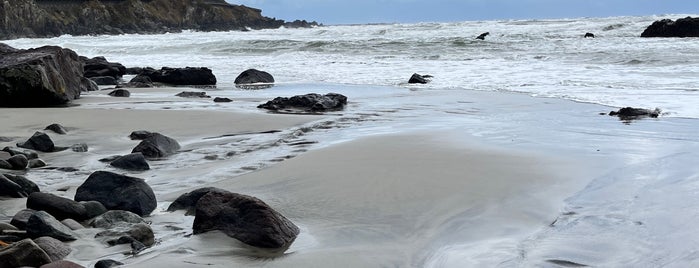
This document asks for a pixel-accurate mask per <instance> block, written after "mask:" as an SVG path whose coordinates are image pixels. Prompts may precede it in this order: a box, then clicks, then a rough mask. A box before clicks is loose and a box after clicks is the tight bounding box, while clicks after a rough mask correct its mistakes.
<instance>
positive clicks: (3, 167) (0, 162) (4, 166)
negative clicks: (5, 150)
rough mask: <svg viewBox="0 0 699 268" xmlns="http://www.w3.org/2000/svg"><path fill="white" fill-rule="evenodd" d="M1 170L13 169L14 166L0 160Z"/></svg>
mask: <svg viewBox="0 0 699 268" xmlns="http://www.w3.org/2000/svg"><path fill="white" fill-rule="evenodd" d="M0 169H12V164H10V163H9V162H7V161H5V160H2V159H0Z"/></svg>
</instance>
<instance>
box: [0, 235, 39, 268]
mask: <svg viewBox="0 0 699 268" xmlns="http://www.w3.org/2000/svg"><path fill="white" fill-rule="evenodd" d="M50 262H51V258H50V257H49V255H47V254H46V252H44V250H43V249H41V248H40V247H39V246H38V245H37V244H36V243H34V241H32V240H31V239H24V240H22V241H19V242H17V243H13V244H11V245H10V246H9V247H6V248H4V249H1V250H0V267H24V266H28V267H39V266H42V265H44V264H47V263H50Z"/></svg>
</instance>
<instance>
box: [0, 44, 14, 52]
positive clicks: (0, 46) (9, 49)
mask: <svg viewBox="0 0 699 268" xmlns="http://www.w3.org/2000/svg"><path fill="white" fill-rule="evenodd" d="M17 51H19V49H16V48H14V47H11V46H9V45H8V44H4V43H0V54H2V53H10V52H17Z"/></svg>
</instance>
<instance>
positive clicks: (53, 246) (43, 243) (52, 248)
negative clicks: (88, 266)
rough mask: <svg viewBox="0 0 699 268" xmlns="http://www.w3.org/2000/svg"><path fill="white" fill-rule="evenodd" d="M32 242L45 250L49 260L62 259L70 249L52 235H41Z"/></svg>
mask: <svg viewBox="0 0 699 268" xmlns="http://www.w3.org/2000/svg"><path fill="white" fill-rule="evenodd" d="M34 243H36V244H37V245H38V246H39V247H40V248H41V249H43V250H44V252H46V254H47V255H49V258H51V261H59V260H62V259H63V258H65V257H66V256H68V254H70V252H71V251H72V249H71V248H70V247H69V246H68V245H66V244H65V243H63V242H61V241H59V240H58V239H55V238H53V237H48V236H42V237H39V238H36V239H34Z"/></svg>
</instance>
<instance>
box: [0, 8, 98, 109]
mask: <svg viewBox="0 0 699 268" xmlns="http://www.w3.org/2000/svg"><path fill="white" fill-rule="evenodd" d="M7 3H8V2H7V1H5V5H7ZM0 5H2V4H0ZM0 12H2V11H0ZM0 21H1V20H0ZM0 29H2V26H0ZM89 88H90V81H89V80H87V79H86V78H84V77H83V65H82V63H81V62H80V60H79V59H78V55H77V54H76V53H75V52H73V51H72V50H70V49H65V48H60V47H56V46H44V47H40V48H33V49H26V50H9V52H8V51H7V50H5V52H3V50H0V106H3V107H46V106H60V105H65V104H66V103H68V102H70V101H71V100H74V99H77V98H79V97H80V92H81V91H87V90H88V89H89Z"/></svg>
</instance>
